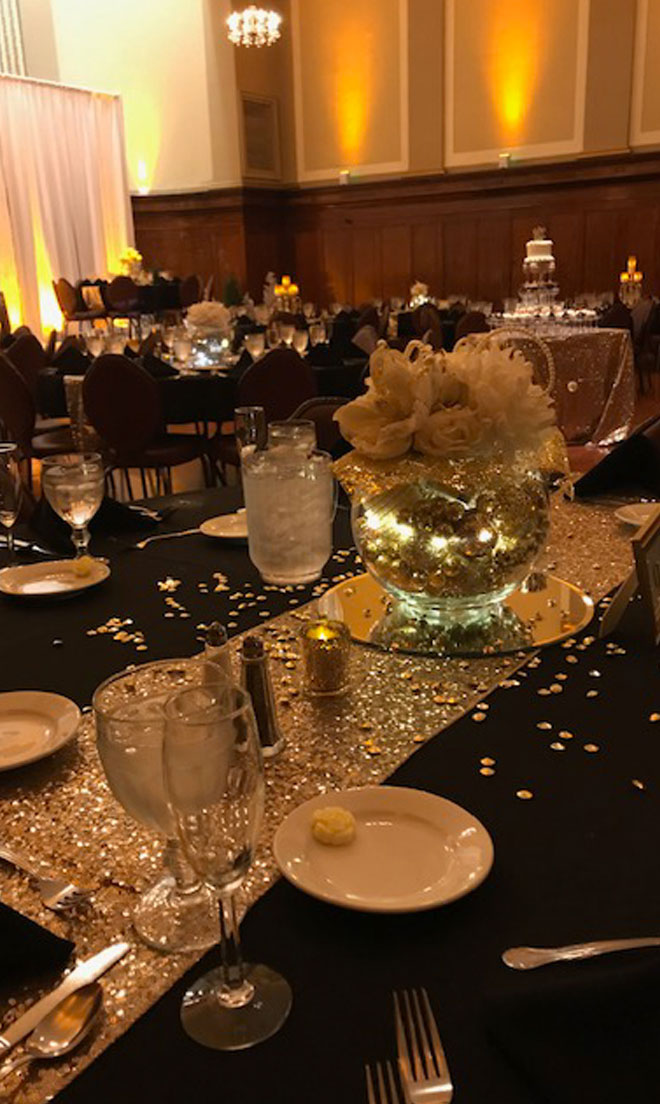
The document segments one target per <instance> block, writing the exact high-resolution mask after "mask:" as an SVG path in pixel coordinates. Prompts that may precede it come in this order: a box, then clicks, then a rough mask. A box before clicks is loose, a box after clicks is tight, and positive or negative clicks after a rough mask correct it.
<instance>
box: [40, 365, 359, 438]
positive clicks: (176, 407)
mask: <svg viewBox="0 0 660 1104" xmlns="http://www.w3.org/2000/svg"><path fill="white" fill-rule="evenodd" d="M364 365H365V362H364V361H350V362H348V363H346V364H331V365H327V366H326V365H324V366H318V367H314V375H315V377H316V383H317V387H318V392H319V395H327V396H340V397H342V398H346V399H352V398H354V397H355V396H356V395H358V394H360V392H361V391H362V390H363V384H362V374H363V371H364ZM237 382H238V381H237V378H236V376H235V375H234V374H233V373H232V374H230V375H227V376H219V375H208V374H206V375H202V374H201V373H200V375H196V376H179V377H177V378H176V379H175V378H172V379H161V380H159V381H158V383H159V386H160V389H161V395H162V398H163V407H164V412H165V422H166V424H167V425H187V424H189V423H191V422H204V421H205V422H224V421H228V420H230V419H231V418H233V416H234V406H235V405H236V387H237ZM37 407H38V409H39V411H40V413H41V414H43V415H44V416H45V417H49V418H61V417H66V414H67V407H66V399H65V397H64V380H63V378H62V374H61V373H59V372H57V371H56V370H55V369H54V368H45V369H43V370H42V371H41V372H40V373H39V379H38V381H37Z"/></svg>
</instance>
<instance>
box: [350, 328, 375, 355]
mask: <svg viewBox="0 0 660 1104" xmlns="http://www.w3.org/2000/svg"><path fill="white" fill-rule="evenodd" d="M353 344H354V345H355V346H356V347H357V348H358V349H359V350H360V352H362V353H366V354H367V356H371V354H372V353H373V351H374V349H375V348H376V345H377V344H378V334H377V333H376V330H375V328H374V327H373V326H371V325H367V326H360V329H359V330H358V332H357V333H356V334H354V335H353Z"/></svg>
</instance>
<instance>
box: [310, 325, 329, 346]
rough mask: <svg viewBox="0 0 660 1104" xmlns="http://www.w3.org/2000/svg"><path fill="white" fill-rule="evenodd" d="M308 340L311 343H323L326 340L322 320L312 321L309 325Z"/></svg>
mask: <svg viewBox="0 0 660 1104" xmlns="http://www.w3.org/2000/svg"><path fill="white" fill-rule="evenodd" d="M309 341H310V344H311V345H323V344H324V342H325V341H326V332H325V325H324V324H323V322H314V324H313V325H311V326H310V327H309Z"/></svg>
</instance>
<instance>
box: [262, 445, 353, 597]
mask: <svg viewBox="0 0 660 1104" xmlns="http://www.w3.org/2000/svg"><path fill="white" fill-rule="evenodd" d="M241 471H242V476H243V494H244V497H245V507H246V510H247V523H248V548H249V553H250V559H251V560H252V562H253V564H254V565H255V567H256V568H257V569H258V570H259V572H260V574H261V576H262V578H263V579H264V580H265V582H267V583H273V584H275V585H277V586H289V585H292V584H298V583H309V582H312V581H313V580H314V579H318V577H319V576H320V574H321V572H322V570H323V567H324V566H325V564H326V563H327V561H328V560H329V559H330V555H331V553H332V520H333V516H334V505H335V499H334V483H333V475H332V459H331V457H330V456H329V455H328V454H327V453H323V452H314V453H312V454H311V455H308V454H307V451H306V449H298V448H268V449H266V450H265V451H263V452H253V453H250V454H244V455H243V457H242V466H241Z"/></svg>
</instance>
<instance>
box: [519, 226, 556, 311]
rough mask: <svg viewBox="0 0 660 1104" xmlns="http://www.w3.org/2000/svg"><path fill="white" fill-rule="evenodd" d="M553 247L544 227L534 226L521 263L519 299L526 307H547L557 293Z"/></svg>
mask: <svg viewBox="0 0 660 1104" xmlns="http://www.w3.org/2000/svg"><path fill="white" fill-rule="evenodd" d="M553 245H554V243H553V241H552V239H551V238H549V237H548V232H547V230H546V228H545V226H535V227H534V229H533V231H532V238H531V240H530V241H528V242H527V246H526V249H527V255H526V257H525V259H524V261H523V275H524V278H525V282H524V284H523V286H522V288H521V298H522V300H523V303H525V304H526V305H537V306H548V305H550V304H551V303H552V301H553V299H554V298H555V297H556V295H557V292H558V291H559V288H558V287H557V284H556V283H555V267H556V266H555V258H554V254H553V252H552V249H553Z"/></svg>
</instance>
